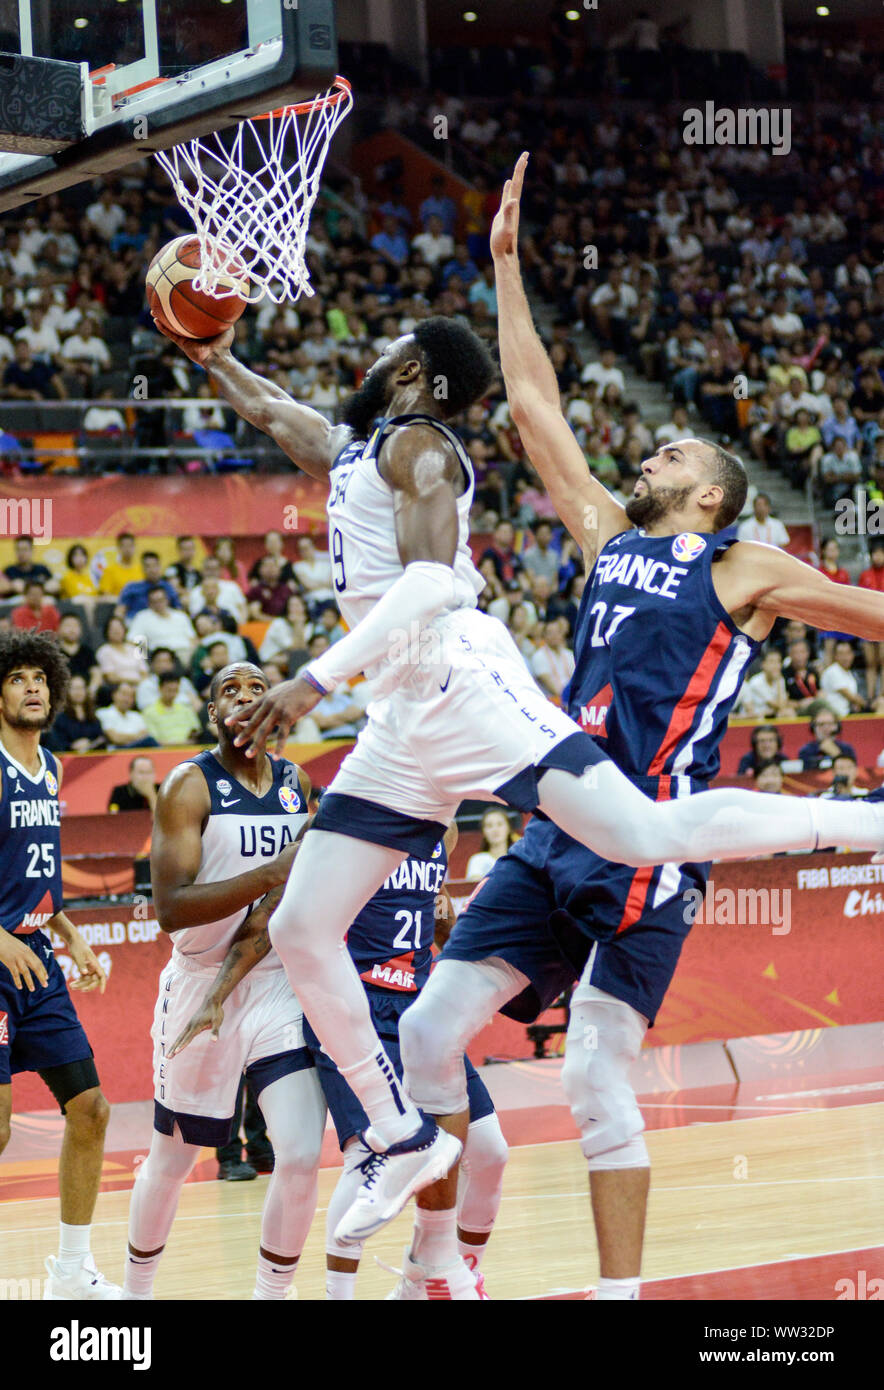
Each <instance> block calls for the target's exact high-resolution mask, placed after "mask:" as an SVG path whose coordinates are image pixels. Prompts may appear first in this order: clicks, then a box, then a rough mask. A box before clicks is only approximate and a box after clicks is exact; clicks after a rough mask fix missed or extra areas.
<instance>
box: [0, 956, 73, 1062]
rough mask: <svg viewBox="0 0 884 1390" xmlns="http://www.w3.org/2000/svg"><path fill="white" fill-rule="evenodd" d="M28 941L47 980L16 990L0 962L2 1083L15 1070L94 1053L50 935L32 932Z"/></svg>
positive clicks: (0, 1057)
mask: <svg viewBox="0 0 884 1390" xmlns="http://www.w3.org/2000/svg"><path fill="white" fill-rule="evenodd" d="M26 944H27V945H28V946H29V947H30V949H31V950H32V951H33V952H34V954H35V955H37V956H40V958H41V959H42V961H43V963H44V965H45V966H46V973H47V974H48V976H49V980H48V982H47V984H46V985H45V986H41V985H39V984H38V985H37V988H36V989H35V990H34V992H33V993H31V991H30V990H29V989H27V988H22V989H16V987H15V985H14V984H13V982H12V976H11V975H10V973H9V971H8V970H7V969H6V967H5V966H2V965H0V1086H8V1085H9V1083H10V1081H11V1080H12V1077H13V1076H14V1075H15V1073H16V1072H20V1071H36V1072H42V1071H46V1070H48V1069H49V1068H50V1067H63V1066H65V1065H66V1064H67V1063H68V1062H84V1061H86V1060H87V1059H88V1058H90V1057H91V1056H92V1048H91V1047H90V1046H89V1039H88V1038H87V1037H86V1034H85V1032H84V1030H83V1025H82V1023H81V1022H80V1020H79V1018H78V1017H77V1011H76V1009H75V1008H74V1004H73V1000H72V999H71V996H70V993H69V991H68V987H67V982H66V980H65V978H64V972H63V971H62V968H61V966H60V965H59V963H58V961H57V960H56V958H55V952H54V951H53V949H52V946H51V945H50V943H49V938H48V937H47V936H46V935H45V933H44V932H41V931H36V932H32V933H30V935H29V936H28V937H27V938H26Z"/></svg>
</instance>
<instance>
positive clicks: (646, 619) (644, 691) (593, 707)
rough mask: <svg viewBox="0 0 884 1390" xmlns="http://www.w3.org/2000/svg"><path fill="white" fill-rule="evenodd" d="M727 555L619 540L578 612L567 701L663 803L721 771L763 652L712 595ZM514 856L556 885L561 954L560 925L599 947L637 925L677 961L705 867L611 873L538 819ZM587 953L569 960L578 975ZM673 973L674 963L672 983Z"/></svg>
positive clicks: (708, 547)
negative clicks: (725, 743) (745, 686)
mask: <svg viewBox="0 0 884 1390" xmlns="http://www.w3.org/2000/svg"><path fill="white" fill-rule="evenodd" d="M729 544H731V543H730V542H723V543H722V542H718V541H716V539H715V537H714V536H712V535H699V534H694V533H693V532H684V533H682V534H681V535H678V536H648V535H645V533H644V532H643V531H640V530H634V529H633V530H629V531H624V532H622V533H621V534H620V535H618V536H614V537H613V538H612V539H611V540H610V541H609V542H608V543H607V545H605V546H604V547H603V549H602V551H601V554H600V555H599V556H598V559H597V560H596V563H595V565H594V567H593V570H592V573H591V575H590V577H589V582H588V583H587V586H586V589H585V590H584V593H583V597H582V599H581V603H580V611H579V613H578V616H577V624H576V628H575V634H574V659H575V667H574V674H573V676H572V678H571V681H570V683H569V685H568V686H567V687H566V689H565V691H564V693H563V701H564V702H565V703H566V707H567V709H568V713H569V714H570V715H571V718H572V719H574V720H575V721H576V722H577V723H578V724H580V726H581V727H582V728H583V729H585V730H586V732H587V733H589V734H590V735H591V736H592V737H593V738H594V739H596V740H597V741H598V743H599V745H600V746H601V747H602V748H603V749H604V750H605V752H606V753H607V754H608V755H609V756H610V757H611V758H612V760H613V761H614V762H615V763H616V764H617V766H618V767H619V768H620V769H621V770H622V771H623V772H625V773H626V775H627V776H628V777H629V779H630V781H632V782H633V783H634V784H635V785H636V786H637V787H639V788H640V790H641V791H643V792H645V794H646V795H648V796H651V797H653V798H654V799H655V800H657V801H668V800H670V799H672V798H674V797H681V796H687V795H690V794H691V793H693V792H702V791H703V790H705V788H706V787H707V786H708V784H709V781H710V779H711V778H713V777H714V776H715V775H716V773H717V772H718V768H719V752H718V749H719V744H720V742H721V738H722V735H723V734H724V732H725V729H726V728H727V720H728V715H729V713H730V710H731V707H732V706H733V703H734V701H735V699H736V697H737V694H738V692H739V689H740V684H741V681H742V678H743V676H744V674H745V671H746V668H747V667H748V665H749V663H750V662H751V661H752V659H753V657H754V655H755V652H756V651H757V649H758V643H757V642H755V641H753V640H752V639H751V638H749V637H747V636H746V634H745V633H743V632H741V631H740V629H739V628H738V627H737V626H736V624H735V623H734V621H733V619H732V618H731V617H730V615H729V614H728V612H727V611H726V609H725V608H724V607H723V605H722V603H721V601H720V600H719V598H718V595H717V594H716V592H715V588H714V586H713V583H712V565H713V562H714V561H715V558H716V556H719V555H721V554H723V553H724V550H725V549H727V547H728V545H729ZM510 854H512V855H514V856H515V857H516V858H518V859H522V860H524V861H526V862H527V863H529V864H531V865H533V866H534V867H536V868H540V869H543V870H545V871H546V872H547V873H548V874H549V875H550V876H551V879H552V881H553V882H554V884H555V897H556V905H557V909H559V910H560V911H559V912H558V913H557V917H556V920H557V922H558V925H557V926H555V925H554V934H556V935H557V937H558V939H559V944H560V946H562V947H563V949H565V947H564V939H565V936H564V934H565V933H566V932H567V931H568V930H569V928H568V923H576V924H577V925H578V926H579V929H580V932H581V933H588V934H589V935H590V936H594V937H595V938H596V939H599V940H604V939H605V938H606V937H609V936H610V935H611V934H612V933H621V932H626V931H627V930H628V929H631V928H635V927H636V926H637V924H639V923H645V924H646V925H647V926H648V927H651V926H653V929H654V931H655V932H656V933H657V936H656V939H657V941H658V952H659V953H660V954H661V956H662V955H664V954H665V942H664V936H663V933H664V932H665V933H668V935H669V938H671V940H672V941H674V942H675V943H676V947H675V948H674V949H676V954H675V960H677V958H678V957H677V950H678V949H680V943H681V941H682V939H683V938H684V936H685V935H686V933H687V930H688V929H689V927H688V924H687V923H686V922H685V921H684V920H683V919H684V911H683V902H682V897H681V895H682V894H683V893H684V891H685V890H686V888H688V887H697V886H700V885H702V884H703V883H705V878H706V874H707V867H706V866H704V865H700V864H682V865H680V866H679V865H674V864H667V865H662V866H658V867H657V868H653V869H652V868H643V869H638V870H634V869H631V868H629V867H627V866H624V865H622V864H610V863H608V862H607V861H605V860H603V859H600V858H599V857H598V856H597V855H595V854H594V853H593V852H592V850H589V849H586V848H585V847H584V846H582V845H577V844H575V842H574V841H573V840H571V839H570V838H569V837H568V836H567V835H565V833H564V832H563V831H561V830H559V829H558V827H557V826H555V825H554V824H553V823H552V822H551V821H548V820H546V819H545V818H544V817H542V816H535V817H534V819H533V820H532V821H531V823H530V824H529V826H528V827H527V830H526V832H525V835H524V836H523V837H522V839H521V840H520V841H519V842H518V843H517V844H516V845H514V846H513V848H512V850H511V851H510ZM655 913H656V914H657V915H656V916H654V914H655ZM667 914H668V915H667ZM550 921H551V923H552V922H553V919H552V918H551V919H550ZM582 949H583V947H582V944H580V946H579V950H578V949H577V948H576V947H575V948H574V949H572V948H570V947H568V948H567V949H566V954H568V956H569V958H570V959H573V960H574V961H575V962H576V964H577V967H578V968H579V969H582V966H583V960H582V958H581V956H580V951H582ZM667 959H668V958H667ZM624 960H626V957H624ZM607 968H608V967H607V965H604V964H603V965H602V966H598V967H596V969H595V973H594V974H593V983H595V984H597V985H598V986H599V988H602V989H605V988H608V987H609V986H610V987H611V989H612V992H614V993H615V994H617V997H618V998H621V997H622V998H625V997H629V998H630V1001H631V1002H632V996H631V995H630V996H627V995H624V994H623V993H622V991H620V986H617V988H614V986H613V984H612V983H611V981H610V980H608V977H607V976H606V975H605V974H604V970H605V969H607ZM629 968H630V967H629V963H628V960H626V965H625V966H624V969H627V970H628V969H629ZM674 968H675V967H674V960H671V961H669V964H668V965H667V967H666V969H667V970H668V974H666V981H667V983H668V980H669V978H670V977H671V973H672V970H673V969H674ZM664 974H665V971H664ZM618 991H620V992H618ZM635 1007H638V1008H639V1011H640V1012H642V1011H645V1010H644V1006H643V1005H642V1004H636V1005H635ZM652 1012H653V1010H652Z"/></svg>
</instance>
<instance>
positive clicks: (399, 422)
mask: <svg viewBox="0 0 884 1390" xmlns="http://www.w3.org/2000/svg"><path fill="white" fill-rule="evenodd" d="M405 425H429V427H430V429H434V430H437V431H438V433H439V434H444V436H445V438H446V439H447V440H448V442H449V444H451V445H452V446H453V448H454V451H455V453H456V454H457V457H458V461H459V462H460V466H461V468H462V469H463V471H464V475H465V477H466V481H467V487H468V488H471V487H473V486H474V484H475V476H474V474H473V465H472V462H471V461H470V456H469V454H468V453H467V451H466V449H465V448H464V445H463V440H462V439H461V438H460V436H459V434H458V433H457V431H456V430H453V429H452V428H451V426H450V425H446V423H445V421H444V420H437V419H436V417H435V415H422V414H414V415H393V416H391V418H390V419H389V420H385V422H384V424H383V425H382V426H381V429H380V431H379V432H378V437H377V440H376V442H375V447H374V456H375V460H377V459H379V458H380V453H381V447H382V446H383V444H384V443H385V441H386V439H387V436H388V435H389V433H390V431H391V430H393V429H400V428H402V427H403V426H405Z"/></svg>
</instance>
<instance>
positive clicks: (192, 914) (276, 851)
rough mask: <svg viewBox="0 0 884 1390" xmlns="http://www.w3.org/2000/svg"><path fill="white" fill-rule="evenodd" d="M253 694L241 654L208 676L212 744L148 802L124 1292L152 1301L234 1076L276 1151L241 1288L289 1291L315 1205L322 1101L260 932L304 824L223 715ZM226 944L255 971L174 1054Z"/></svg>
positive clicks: (275, 773)
mask: <svg viewBox="0 0 884 1390" xmlns="http://www.w3.org/2000/svg"><path fill="white" fill-rule="evenodd" d="M266 690H267V680H266V677H265V676H264V674H263V672H262V671H261V670H260V668H259V667H257V666H253V665H251V664H250V663H248V662H242V663H234V664H232V665H229V666H225V667H224V668H223V670H221V671H219V672H218V673H217V675H215V676H214V678H213V680H212V684H211V687H210V693H209V704H208V714H209V718H210V720H211V721H212V722H213V723H214V724H215V725H216V727H217V729H218V742H217V744H216V745H215V746H214V748H211V749H207V750H206V751H205V752H202V753H199V754H198V755H197V756H196V757H195V758H193V759H191V760H189V761H187V762H184V763H180V764H179V766H178V767H176V768H174V769H173V770H172V772H170V773H169V775H168V777H167V778H166V780H165V781H164V783H163V785H162V787H161V788H160V791H159V795H158V796H157V805H156V812H155V818H154V830H153V841H152V846H151V879H152V883H153V893H154V901H155V903H156V908H157V917H158V920H159V923H160V926H161V927H162V929H163V930H164V931H166V932H169V933H170V934H171V936H172V941H173V949H172V959H171V960H170V962H169V964H168V965H167V966H166V968H165V969H164V970H163V972H162V974H161V976H160V988H159V996H158V999H157V1007H156V1013H155V1015H154V1026H153V1040H154V1086H155V1090H154V1134H153V1138H152V1141H151V1147H150V1153H149V1154H148V1157H147V1160H146V1161H145V1163H144V1164H143V1165H142V1167H141V1169H140V1170H139V1173H138V1177H137V1179H136V1182H135V1186H134V1188H133V1191H132V1201H131V1206H130V1210H129V1254H128V1259H127V1263H126V1282H125V1288H124V1297H126V1298H131V1299H136V1298H150V1297H152V1289H153V1281H154V1278H155V1276H156V1271H157V1266H158V1265H159V1261H160V1257H161V1255H162V1253H163V1249H164V1247H165V1244H166V1241H167V1239H168V1235H169V1231H170V1230H171V1227H172V1222H173V1220H174V1217H175V1210H176V1207H177V1205H178V1197H179V1194H180V1192H181V1187H182V1185H183V1183H184V1182H185V1181H186V1179H187V1177H188V1175H189V1174H190V1171H191V1169H192V1168H193V1166H194V1164H195V1163H196V1160H197V1158H198V1157H199V1153H200V1147H201V1146H202V1145H207V1146H208V1147H210V1148H215V1147H217V1146H218V1145H219V1144H225V1143H227V1141H228V1139H229V1137H230V1127H231V1122H232V1119H233V1114H234V1109H235V1105H236V1094H237V1088H238V1086H239V1080H240V1077H241V1076H242V1074H243V1071H245V1073H246V1076H247V1078H248V1080H249V1084H250V1086H251V1089H252V1092H253V1094H254V1095H255V1096H256V1098H257V1099H258V1102H259V1104H260V1106H261V1110H262V1112H263V1114H264V1119H265V1120H266V1122H267V1130H268V1133H269V1135H270V1138H271V1140H272V1143H273V1150H274V1154H275V1166H274V1170H273V1173H272V1175H271V1178H270V1182H269V1185H268V1188H267V1195H266V1198H265V1201H264V1211H263V1217H262V1225H261V1247H260V1251H259V1256H258V1269H257V1275H256V1280H255V1291H254V1294H253V1297H254V1298H256V1299H262V1300H274V1299H276V1300H279V1299H283V1298H285V1297H286V1294H287V1293H288V1290H289V1288H290V1287H291V1282H292V1278H293V1276H294V1271H295V1266H296V1265H297V1263H298V1259H299V1258H300V1255H301V1251H302V1249H303V1245H304V1241H305V1240H306V1237H307V1232H308V1230H309V1229H310V1223H311V1221H312V1219H313V1211H314V1209H315V1206H316V1184H317V1172H318V1167H319V1152H320V1148H321V1146H322V1135H323V1132H324V1128H325V1102H324V1100H323V1098H322V1092H321V1090H320V1087H319V1083H318V1081H317V1079H316V1070H315V1067H314V1063H313V1058H312V1056H311V1054H310V1053H309V1051H308V1050H307V1048H306V1047H305V1045H304V1036H303V1014H302V1011H301V1006H300V1004H299V1003H298V1000H297V998H296V997H295V995H294V994H293V993H292V990H291V987H290V985H289V982H288V979H287V978H286V974H285V971H284V970H283V968H282V962H281V961H280V960H279V958H278V957H277V956H276V955H275V953H274V952H272V951H271V950H270V947H269V942H268V940H267V921H268V918H269V916H270V913H271V912H272V911H273V908H274V906H275V904H276V903H277V902H278V901H279V898H280V896H281V892H282V887H281V885H282V884H284V883H285V880H286V878H287V876H288V872H289V869H290V867H291V864H292V862H293V859H294V856H295V854H296V852H297V850H298V844H297V840H298V836H299V835H300V833H301V832H302V831H303V828H304V826H305V824H306V821H307V800H308V796H309V791H310V787H309V780H308V779H307V777H306V774H305V773H303V772H302V771H301V770H300V769H299V768H298V767H296V765H295V764H294V763H291V762H288V761H286V760H285V759H274V760H271V759H270V758H269V757H267V756H266V755H265V756H263V757H261V758H258V759H246V757H245V755H244V753H243V752H242V751H241V750H240V749H238V748H235V747H234V746H233V742H232V737H231V734H230V731H229V730H228V729H227V728H226V726H225V724H224V720H225V718H226V716H227V715H228V714H230V713H231V711H233V710H237V709H246V708H248V706H249V705H250V704H251V703H253V701H255V700H257V699H260V697H261V696H262V695H263V694H264V692H265V691H266ZM231 948H232V949H231ZM229 950H231V959H232V960H234V961H235V960H236V959H237V958H238V957H240V956H244V957H247V958H248V959H249V960H250V962H251V964H252V965H253V966H254V967H255V969H254V973H253V974H252V975H251V978H250V979H249V980H248V982H246V983H244V984H242V985H240V986H239V987H238V988H237V989H236V991H235V992H234V994H233V997H232V998H231V1000H230V1003H229V1004H228V1020H227V1027H226V1028H225V1030H224V1033H223V1035H222V1037H221V1039H220V1040H218V1039H217V1038H213V1037H212V1036H211V1035H205V1036H202V1037H200V1038H198V1039H197V1040H196V1042H195V1043H194V1045H193V1046H192V1047H191V1048H189V1049H188V1050H187V1051H186V1052H184V1053H181V1054H180V1055H179V1053H180V1049H178V1048H176V1047H173V1046H172V1044H173V1040H176V1039H177V1037H178V1034H179V1033H180V1031H181V1029H182V1026H183V1025H184V1023H185V1022H186V1020H187V1019H189V1017H190V1016H191V1014H192V1013H193V1011H194V1008H195V1006H196V1005H197V1004H198V1002H199V1001H200V1000H201V998H202V997H203V995H204V994H205V993H206V991H207V990H208V988H209V986H210V984H211V983H212V982H213V981H214V979H215V976H216V974H217V971H218V967H219V965H220V964H221V963H222V961H224V960H225V957H226V956H227V954H228V951H229Z"/></svg>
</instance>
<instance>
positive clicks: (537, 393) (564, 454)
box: [491, 154, 630, 568]
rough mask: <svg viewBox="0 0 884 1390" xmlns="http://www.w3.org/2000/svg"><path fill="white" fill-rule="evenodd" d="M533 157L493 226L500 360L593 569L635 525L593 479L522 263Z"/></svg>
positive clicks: (524, 431) (507, 191) (529, 444)
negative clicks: (524, 198) (523, 206)
mask: <svg viewBox="0 0 884 1390" xmlns="http://www.w3.org/2000/svg"><path fill="white" fill-rule="evenodd" d="M527 163H528V156H527V154H522V155H520V157H519V160H518V162H517V164H516V167H515V169H514V171H513V176H512V178H511V179H507V181H506V183H505V184H504V189H503V196H502V199H501V204H500V208H499V210H498V212H497V216H496V217H495V219H494V223H493V225H492V228H491V254H492V257H493V259H494V272H495V280H496V286H497V327H498V338H499V342H500V365H501V369H502V371H503V379H504V383H505V385H506V393H507V399H508V401H509V407H510V414H511V415H512V417H513V423H514V424H515V426H516V428H517V429H518V431H519V435H520V437H521V440H522V443H523V444H524V446H525V450H526V452H527V454H528V456H529V457H530V459H531V462H532V463H533V464H534V467H535V468H536V469H537V471H538V473H539V474H540V476H541V478H542V479H543V482H544V485H545V487H546V490H547V492H548V493H549V495H550V498H551V500H552V503H553V506H554V507H555V509H556V511H557V512H558V514H559V516H560V517H561V519H562V521H563V522H564V523H565V526H566V527H567V529H568V531H569V532H570V533H571V535H572V536H573V537H574V539H575V541H576V542H577V544H578V545H579V546H580V548H581V550H582V551H583V554H584V557H585V559H586V564H587V568H589V567H590V566H591V565H592V564H593V563H594V562H595V557H596V555H597V554H598V552H599V550H601V548H602V546H604V545H605V544H606V543H607V542H608V541H609V540H610V539H611V537H612V536H616V535H618V534H619V533H620V532H621V531H627V530H629V528H630V522H629V521H628V520H627V517H626V512H625V511H624V509H623V507H622V506H621V504H620V503H619V502H617V501H616V500H615V498H613V497H612V496H611V494H610V492H608V489H607V488H606V487H603V486H602V484H601V483H600V482H598V480H597V479H595V478H593V476H592V474H591V473H590V471H589V468H588V466H587V463H586V459H585V458H584V455H583V450H582V449H581V448H580V445H579V444H578V443H577V440H576V438H575V437H574V433H573V431H572V429H571V426H570V425H569V424H568V422H567V420H566V419H565V417H564V415H563V414H562V408H561V397H560V393H559V384H558V380H557V378H556V374H555V370H554V368H553V365H552V362H551V361H550V359H549V356H548V354H547V351H546V348H545V347H544V345H543V343H542V341H541V339H540V337H539V335H538V333H537V330H536V329H535V327H534V321H533V319H532V316H531V309H530V307H529V304H528V300H527V298H526V296H525V289H524V286H523V284H522V273H521V270H520V268H519V203H520V198H521V195H522V183H523V180H524V177H525V169H526V166H527Z"/></svg>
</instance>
